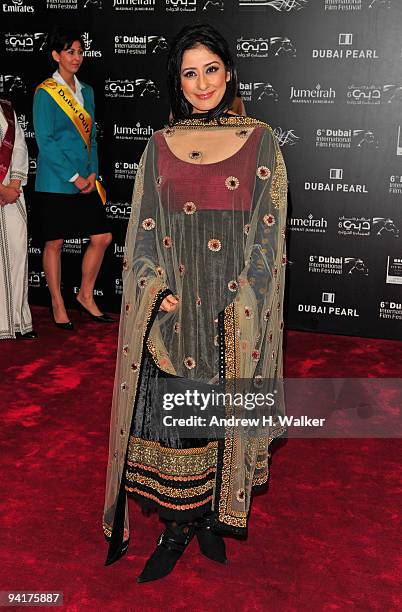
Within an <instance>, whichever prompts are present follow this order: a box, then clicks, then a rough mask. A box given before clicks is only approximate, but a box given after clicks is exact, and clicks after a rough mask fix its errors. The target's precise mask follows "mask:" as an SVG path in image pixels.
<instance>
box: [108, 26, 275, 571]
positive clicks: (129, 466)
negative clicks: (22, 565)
mask: <svg viewBox="0 0 402 612" xmlns="http://www.w3.org/2000/svg"><path fill="white" fill-rule="evenodd" d="M168 86H169V93H170V99H171V100H170V101H171V109H172V116H173V119H172V121H171V124H170V126H169V127H168V128H166V129H165V130H163V131H160V132H156V133H155V134H154V135H153V137H152V138H151V139H150V141H149V142H148V145H147V147H146V149H145V151H144V154H143V156H142V159H141V162H140V165H139V170H138V173H137V178H136V182H135V188H134V194H133V202H132V214H131V218H130V221H129V225H128V230H127V237H126V245H125V259H124V264H123V279H124V291H123V303H122V313H121V323H120V334H119V349H118V358H117V368H116V378H115V388H114V396H113V406H112V415H111V429H110V446H109V462H108V471H107V485H106V503H105V512H104V521H103V527H104V532H105V535H106V537H107V539H108V540H109V542H110V544H109V553H108V557H107V560H106V564H109V563H113V562H114V561H116V560H117V559H118V558H120V557H121V555H122V554H124V552H125V551H126V549H127V546H128V539H129V526H128V508H127V501H126V497H127V494H129V495H131V496H133V497H134V498H136V499H137V500H139V501H140V503H141V504H142V505H143V506H144V507H155V508H157V509H158V512H159V516H160V517H161V518H162V519H163V520H164V521H165V522H166V530H165V531H164V532H163V534H162V535H161V537H160V539H159V542H158V545H157V548H156V550H155V551H154V552H153V554H152V555H151V557H150V558H149V559H148V561H147V563H146V565H145V567H144V569H143V571H142V573H141V575H140V576H139V578H138V581H139V582H145V581H148V580H154V579H157V578H161V577H162V576H165V575H166V574H168V573H169V572H170V571H171V570H172V569H173V567H174V565H175V563H176V561H177V560H178V558H179V557H180V555H181V554H182V552H183V551H184V549H185V547H186V546H187V544H188V542H189V541H190V540H191V538H192V537H193V535H194V533H195V535H196V536H197V538H198V542H199V545H200V549H201V552H202V553H203V554H205V555H206V556H207V557H209V558H211V559H213V560H215V561H220V562H225V561H226V555H225V545H224V540H223V538H222V534H224V533H232V534H238V535H244V534H245V533H246V526H247V518H248V512H249V508H250V498H251V494H252V491H254V490H255V489H256V488H257V487H259V486H263V485H265V484H266V483H267V480H268V447H269V444H270V443H271V441H272V440H273V439H274V438H275V437H276V436H278V435H280V434H281V433H283V431H282V430H281V429H280V428H275V427H270V428H269V427H265V428H263V429H262V430H261V431H259V432H257V433H258V435H256V432H254V433H253V434H252V435H249V434H248V433H247V432H246V431H241V430H239V429H237V428H232V429H229V428H228V429H227V431H226V432H225V436H224V438H223V439H219V440H216V439H212V440H207V439H205V440H199V439H195V440H192V439H187V438H183V437H181V438H180V436H179V437H178V438H174V436H172V437H171V438H169V436H168V435H165V433H164V432H163V428H161V427H159V428H158V426H157V423H158V422H160V421H161V419H162V412H163V409H162V406H161V404H160V403H158V402H155V401H153V392H154V389H155V386H157V384H159V383H158V381H161V380H163V379H164V378H169V377H171V378H173V377H175V378H174V380H175V381H177V382H180V384H182V385H184V387H186V385H187V386H191V385H192V384H194V383H201V384H205V383H206V384H208V383H212V382H216V381H217V380H218V379H221V380H226V381H230V380H232V379H240V378H241V379H250V380H251V379H253V380H254V381H255V382H257V381H258V380H260V379H261V378H262V377H263V378H264V379H271V380H272V381H274V382H275V381H277V380H280V379H281V377H282V352H281V346H282V328H283V323H282V298H283V286H284V264H285V236H284V233H285V221H286V192H287V180H286V170H285V166H284V163H283V159H282V156H281V152H280V149H279V146H278V143H277V141H276V139H275V137H274V135H273V132H272V129H271V128H270V127H269V126H267V125H266V124H264V123H262V122H260V121H258V120H255V119H251V118H246V117H239V116H237V115H234V114H232V113H230V112H227V109H228V108H230V107H231V104H232V101H233V98H234V97H235V95H236V90H237V76H236V70H235V67H234V64H233V60H232V57H231V54H230V52H229V49H228V46H227V43H226V41H225V40H224V39H223V38H222V36H221V35H220V34H219V33H218V32H217V31H216V30H215V29H214V28H212V27H210V26H190V27H187V28H184V29H183V30H182V31H181V32H180V34H179V35H178V36H177V37H176V39H175V40H174V42H173V43H172V47H171V50H170V54H169V59H168ZM210 388H212V387H210ZM277 409H278V410H281V406H277ZM228 414H230V406H229V407H228Z"/></svg>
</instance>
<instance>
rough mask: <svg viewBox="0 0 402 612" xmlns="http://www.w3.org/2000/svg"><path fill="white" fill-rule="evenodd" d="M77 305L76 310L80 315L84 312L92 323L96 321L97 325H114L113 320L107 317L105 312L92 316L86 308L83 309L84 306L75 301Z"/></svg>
mask: <svg viewBox="0 0 402 612" xmlns="http://www.w3.org/2000/svg"><path fill="white" fill-rule="evenodd" d="M77 304H78V310H79V311H80V313H81V314H82V313H83V312H85V313H86V314H87V315H89V316H90V317H91V319H92V320H93V321H96V322H97V323H114V322H115V319H113V317H111V316H110V315H108V314H107V313H106V312H104V313H102V314H101V315H94V314H92V312H90V311H89V310H88V308H85V306H84V305H83V304H81V302H79V301H78V300H77Z"/></svg>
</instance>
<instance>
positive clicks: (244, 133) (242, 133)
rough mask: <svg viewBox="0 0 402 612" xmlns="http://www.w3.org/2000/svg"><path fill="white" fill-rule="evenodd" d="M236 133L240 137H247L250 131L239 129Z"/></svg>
mask: <svg viewBox="0 0 402 612" xmlns="http://www.w3.org/2000/svg"><path fill="white" fill-rule="evenodd" d="M235 134H236V136H237V137H238V138H247V136H248V135H249V131H248V130H237V132H235Z"/></svg>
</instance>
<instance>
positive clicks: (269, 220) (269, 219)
mask: <svg viewBox="0 0 402 612" xmlns="http://www.w3.org/2000/svg"><path fill="white" fill-rule="evenodd" d="M262 220H263V221H264V223H265V225H266V226H267V227H272V226H273V225H275V217H274V215H264V217H263V219H262Z"/></svg>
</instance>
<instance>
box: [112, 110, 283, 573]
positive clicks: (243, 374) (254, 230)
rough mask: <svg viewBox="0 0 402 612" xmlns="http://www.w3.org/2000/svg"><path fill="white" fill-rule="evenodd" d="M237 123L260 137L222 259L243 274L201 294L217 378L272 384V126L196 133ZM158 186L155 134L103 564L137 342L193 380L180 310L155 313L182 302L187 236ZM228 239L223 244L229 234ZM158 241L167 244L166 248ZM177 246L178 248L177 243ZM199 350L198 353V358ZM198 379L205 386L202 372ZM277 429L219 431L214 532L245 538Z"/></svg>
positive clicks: (115, 554)
mask: <svg viewBox="0 0 402 612" xmlns="http://www.w3.org/2000/svg"><path fill="white" fill-rule="evenodd" d="M242 127H244V128H250V127H251V128H253V127H262V128H263V135H262V137H261V139H260V140H259V144H258V149H257V150H256V152H255V159H256V160H257V161H256V165H255V167H254V169H253V172H255V177H254V178H252V180H251V183H252V185H253V188H252V193H251V208H250V206H249V205H248V210H247V211H246V212H245V213H244V214H243V213H242V214H243V217H242V219H243V221H245V224H244V226H245V229H243V222H242V224H241V228H240V230H239V232H238V233H239V235H241V236H242V238H241V243H240V242H239V244H241V247H240V248H238V249H237V248H236V249H235V248H234V247H233V245H232V251H233V252H231V253H230V257H231V258H232V259H233V262H232V263H233V267H234V269H237V270H239V271H240V270H241V273H240V274H239V275H238V278H237V281H236V285H237V286H236V291H235V292H234V293H229V294H228V298H227V299H226V303H220V302H219V300H218V301H216V299H215V296H214V295H212V293H213V292H209V293H211V295H210V296H209V298H210V302H211V303H210V304H209V307H210V311H211V312H213V311H215V316H216V317H218V318H219V340H218V342H219V352H220V355H221V359H220V361H221V363H220V369H221V373H223V375H224V377H225V378H226V379H236V378H242V379H253V378H254V377H255V376H257V377H263V378H270V379H273V380H274V381H275V380H276V379H280V378H281V376H282V355H281V344H282V327H283V323H282V297H283V285H284V263H285V238H284V232H285V222H286V191H287V180H286V171H285V166H284V163H283V159H282V155H281V152H280V149H279V145H278V143H277V141H276V139H275V138H274V136H273V134H272V130H271V128H269V127H268V126H266V125H265V124H262V123H261V122H258V121H256V120H253V119H250V118H238V117H233V118H229V119H226V120H224V122H223V124H222V125H216V124H215V125H212V124H211V125H202V128H203V129H204V128H206V129H209V128H211V129H215V130H216V129H217V130H222V134H223V137H224V134H225V130H227V129H232V130H233V129H239V128H242ZM178 128H179V129H188V130H193V131H194V130H197V129H199V128H200V123H199V122H197V120H194V121H192V120H187V121H185V122H183V124H182V125H180V124H179V125H178ZM229 178H231V177H229ZM163 180H164V177H163V176H162V177H161V176H159V168H158V150H157V146H156V139H155V137H153V138H152V139H151V140H150V142H149V143H148V145H147V148H146V150H145V152H144V154H143V157H142V159H141V162H140V164H139V169H138V172H137V178H136V183H135V188H134V194H133V202H132V214H131V218H130V221H129V225H128V230H127V238H126V245H125V258H124V271H123V286H124V290H123V301H122V311H121V324H120V332H119V348H118V357H117V367H116V377H115V387H114V395H113V406H112V416H111V429H110V447H109V461H108V472H107V489H106V501H105V514H104V522H103V526H104V532H105V534H106V536H107V537H109V538H110V537H111V539H112V544H111V546H110V549H109V556H108V562H109V563H111V562H113V561H114V560H116V559H117V558H119V556H121V554H122V553H123V552H124V550H125V548H126V544H124V542H127V540H128V537H129V531H128V514H127V504H126V493H125V491H124V486H123V480H124V479H123V474H124V468H125V462H126V453H127V442H128V437H129V434H130V425H131V420H132V415H133V407H134V406H135V401H136V391H137V385H138V380H139V376H140V373H141V365H142V361H143V351H144V346H145V343H147V346H148V349H149V350H150V352H151V354H152V355H153V357H154V359H155V361H156V363H157V364H158V366H159V367H160V368H161V369H163V370H165V371H167V372H169V373H170V374H174V375H175V374H177V375H180V376H188V377H189V378H193V379H194V378H196V374H195V372H196V371H197V369H196V368H195V369H194V370H193V369H192V366H191V365H189V364H187V366H186V367H187V368H189V369H188V370H186V368H183V361H185V359H186V354H187V352H188V351H187V352H186V349H185V348H183V346H184V345H185V334H190V333H191V329H189V327H188V326H189V325H190V323H188V324H186V312H184V313H183V310H182V309H180V308H179V309H177V312H175V313H173V314H172V313H171V314H169V315H162V316H160V315H159V316H158V317H157V313H158V310H159V306H160V303H161V302H162V300H163V299H164V297H165V296H166V295H168V294H169V293H171V292H174V293H175V294H177V295H178V296H179V298H180V299H181V305H183V304H185V303H186V302H185V295H184V293H183V292H184V291H185V290H184V289H183V282H182V280H181V276H180V274H179V273H178V272H177V270H178V269H180V262H181V257H182V250H183V244H185V243H183V240H184V241H185V240H186V238H185V232H184V231H183V228H184V229H185V226H183V225H182V221H180V222H178V221H177V218H178V215H177V207H176V210H175V207H174V206H173V205H172V207H171V209H169V207H168V210H167V209H166V199H168V200H169V199H173V195H169V197H168V198H166V196H165V195H163V193H164V192H163V184H162V183H163ZM228 188H229V189H230V188H231V187H230V186H229V187H228ZM172 193H173V192H172ZM187 204H192V202H190V203H187ZM169 205H170V204H169ZM214 214H215V215H216V213H214V211H208V212H206V213H205V218H206V222H205V223H206V224H207V226H208V227H211V224H212V226H213V225H214ZM233 217H235V215H233ZM191 218H192V219H193V218H195V217H191ZM183 219H184V222H185V223H189V222H190V221H189V219H190V216H187V215H184V216H183ZM184 222H183V223H184ZM236 223H237V221H236ZM208 224H209V225H208ZM237 229H238V228H237ZM223 231H224V230H223ZM236 231H237V230H236ZM183 236H184V238H183ZM227 238H228V241H229V238H230V232H229V230H228V236H227ZM166 239H168V240H170V241H171V242H170V243H167V242H166ZM179 243H180V245H181V246H180V248H179V246H176V245H179ZM192 248H194V247H193V245H190V244H189V245H188V251H189V253H190V252H192V251H191V249H192ZM211 250H213V249H211ZM230 278H232V277H230ZM228 280H230V279H225V278H222V279H221V281H219V275H217V277H216V278H215V279H214V281H216V282H221V283H224V285H225V288H226V287H227V284H228ZM231 291H232V289H231ZM207 293H208V292H207ZM206 295H207V294H206ZM214 299H215V301H216V304H215V303H214ZM189 320H191V318H190V319H189ZM177 325H181V326H182V332H181V333H182V334H183V337H184V339H183V337H182V341H180V340H178V341H176V337H175V338H174V341H173V340H172V338H173V335H174V331H173V330H177V329H178V328H177ZM212 338H213V336H212ZM202 342H204V340H202V339H201V340H200V343H202ZM212 343H213V342H212ZM210 345H211V342H210V341H209V340H208V346H206V347H205V353H206V354H207V353H208V351H209V352H210ZM203 349H204V347H202V346H201V347H198V350H199V352H200V354H201V355H202V354H203ZM183 351H184V352H183ZM201 379H203V380H206V379H205V376H204V375H202V376H201ZM279 409H280V410H281V407H279ZM281 433H282V431H281V430H280V429H275V428H266V427H264V428H262V429H261V431H260V432H257V435H256V432H255V431H254V432H253V435H251V436H248V434H247V432H245V431H238V430H236V429H234V430H233V429H232V430H231V429H228V430H227V432H226V436H225V439H224V440H222V441H220V442H219V451H218V465H217V475H216V483H215V491H214V511H215V514H216V524H217V526H218V527H220V528H222V529H226V530H231V531H234V532H237V533H243V532H244V530H245V528H246V525H247V515H248V511H249V506H250V497H251V492H252V488H253V487H255V486H257V485H262V484H264V483H265V482H266V481H267V478H268V446H269V443H270V441H271V440H272V439H273V438H274V437H275V436H276V435H280V434H281ZM123 516H124V525H125V527H124V532H123V520H122V519H123ZM113 527H114V528H113Z"/></svg>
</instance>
